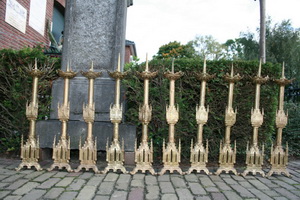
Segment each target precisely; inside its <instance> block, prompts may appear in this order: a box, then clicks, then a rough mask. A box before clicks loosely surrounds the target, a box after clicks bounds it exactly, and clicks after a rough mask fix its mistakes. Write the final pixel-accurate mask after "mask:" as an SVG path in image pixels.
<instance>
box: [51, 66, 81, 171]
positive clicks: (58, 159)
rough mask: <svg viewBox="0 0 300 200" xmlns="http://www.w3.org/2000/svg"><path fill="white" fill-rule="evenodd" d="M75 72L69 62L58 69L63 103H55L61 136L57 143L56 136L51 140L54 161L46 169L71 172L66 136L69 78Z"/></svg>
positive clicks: (68, 112)
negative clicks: (64, 69)
mask: <svg viewBox="0 0 300 200" xmlns="http://www.w3.org/2000/svg"><path fill="white" fill-rule="evenodd" d="M76 74H77V73H75V72H73V71H72V70H70V66H69V63H68V65H67V70H66V71H65V72H64V71H61V70H58V75H59V76H60V77H62V78H64V82H65V86H64V101H63V105H59V103H58V105H57V108H58V118H59V120H60V121H61V136H60V140H59V141H58V144H57V145H56V144H55V143H56V137H54V141H53V156H52V158H53V160H54V163H53V164H52V165H51V167H50V168H49V169H48V171H51V170H53V169H54V168H55V167H58V169H62V168H66V169H67V171H68V172H72V171H73V170H72V169H71V166H70V164H69V160H70V137H68V136H67V122H68V120H69V115H70V102H69V82H70V79H72V78H74V77H75V76H76Z"/></svg>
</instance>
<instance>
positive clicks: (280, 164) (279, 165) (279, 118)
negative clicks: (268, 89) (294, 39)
mask: <svg viewBox="0 0 300 200" xmlns="http://www.w3.org/2000/svg"><path fill="white" fill-rule="evenodd" d="M292 81H293V80H288V79H286V78H285V76H284V64H283V65H282V76H281V78H280V79H277V80H275V82H276V83H277V84H278V85H279V106H278V111H277V112H276V127H277V137H276V139H277V141H276V144H275V146H274V147H273V144H272V147H271V158H270V163H271V165H272V167H271V170H270V171H269V172H268V174H267V176H272V174H273V173H275V174H281V173H283V174H285V175H286V176H291V175H290V173H289V172H288V171H287V168H286V167H287V164H288V156H289V149H288V143H287V144H286V149H285V151H284V149H283V148H282V129H283V128H285V126H286V125H287V120H288V114H285V112H284V110H283V104H284V87H285V85H288V84H290V83H291V82H292Z"/></svg>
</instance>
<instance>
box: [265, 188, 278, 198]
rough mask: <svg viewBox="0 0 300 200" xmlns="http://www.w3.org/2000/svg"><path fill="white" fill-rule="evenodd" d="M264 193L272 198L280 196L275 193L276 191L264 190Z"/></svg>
mask: <svg viewBox="0 0 300 200" xmlns="http://www.w3.org/2000/svg"><path fill="white" fill-rule="evenodd" d="M264 193H265V194H266V195H268V196H270V197H279V196H280V194H278V193H277V192H275V190H264Z"/></svg>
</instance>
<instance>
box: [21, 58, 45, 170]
mask: <svg viewBox="0 0 300 200" xmlns="http://www.w3.org/2000/svg"><path fill="white" fill-rule="evenodd" d="M28 74H29V75H30V76H31V77H32V79H33V83H32V100H31V102H30V103H28V102H27V104H26V117H27V119H28V120H29V121H30V127H29V134H28V139H27V141H26V142H25V143H24V138H23V135H22V138H21V159H22V162H21V163H20V165H19V167H17V168H16V170H17V171H19V170H21V169H22V168H23V167H27V169H30V168H31V167H35V168H36V170H38V171H40V170H42V168H41V166H40V164H39V163H38V160H39V152H40V144H39V138H37V139H36V131H35V126H36V119H37V116H38V100H37V95H38V79H39V78H40V77H41V76H42V75H43V74H44V73H43V72H42V71H40V70H38V69H37V62H36V63H35V68H33V67H31V68H30V69H29V70H28Z"/></svg>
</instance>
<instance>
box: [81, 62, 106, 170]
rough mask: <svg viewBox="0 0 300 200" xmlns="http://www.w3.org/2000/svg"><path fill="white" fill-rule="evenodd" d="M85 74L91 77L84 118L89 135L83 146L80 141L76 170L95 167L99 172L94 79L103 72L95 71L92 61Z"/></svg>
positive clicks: (84, 106)
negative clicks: (94, 137)
mask: <svg viewBox="0 0 300 200" xmlns="http://www.w3.org/2000/svg"><path fill="white" fill-rule="evenodd" d="M81 73H82V75H83V76H85V77H86V78H88V79H89V96H88V104H87V105H83V119H84V121H85V122H86V123H87V137H86V140H85V143H84V145H83V146H81V138H80V141H79V160H80V165H79V166H78V168H77V169H76V170H75V172H79V171H80V170H81V169H82V168H85V169H86V170H89V169H93V170H94V172H95V173H97V172H99V171H98V167H97V166H96V161H97V139H95V141H93V123H94V119H95V102H94V80H95V78H97V77H100V76H101V74H102V73H101V72H94V66H93V62H92V66H91V69H90V70H89V71H87V72H81Z"/></svg>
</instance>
